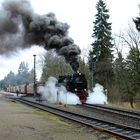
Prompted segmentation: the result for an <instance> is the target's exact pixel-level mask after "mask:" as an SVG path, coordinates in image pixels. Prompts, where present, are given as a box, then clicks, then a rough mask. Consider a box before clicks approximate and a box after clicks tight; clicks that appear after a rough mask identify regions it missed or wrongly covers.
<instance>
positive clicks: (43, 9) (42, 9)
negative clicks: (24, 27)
mask: <svg viewBox="0 0 140 140" xmlns="http://www.w3.org/2000/svg"><path fill="white" fill-rule="evenodd" d="M0 1H1V0H0ZM104 1H105V3H106V4H107V8H108V9H109V14H110V20H109V21H110V22H111V23H112V33H119V32H120V31H121V30H123V29H125V28H127V25H128V22H129V21H132V18H134V17H136V16H138V15H139V11H140V10H139V7H138V4H140V0H104ZM30 2H31V5H32V7H33V9H34V11H35V13H38V14H41V15H42V14H46V13H49V12H53V13H55V15H56V18H57V19H58V20H59V21H61V22H66V23H68V24H69V25H70V29H69V36H70V37H72V38H73V39H74V41H75V43H76V44H77V45H79V46H80V48H81V50H82V51H83V52H84V53H82V54H85V52H86V50H87V48H88V49H89V48H90V44H91V43H92V37H91V35H92V29H93V21H94V19H95V18H94V16H95V14H96V7H95V6H96V4H97V0H30ZM42 52H44V51H43V48H40V47H37V46H36V47H33V48H31V49H29V50H24V51H20V52H18V53H17V52H16V53H14V54H11V56H9V57H8V58H7V57H4V56H0V80H1V79H3V78H4V76H5V75H7V74H8V73H9V71H10V70H11V71H13V72H14V73H17V70H18V67H19V64H20V63H21V61H24V62H27V63H28V64H29V68H32V67H33V54H37V59H38V58H40V57H39V56H40V55H41V53H42ZM37 71H41V68H40V67H39V66H38V67H37Z"/></svg>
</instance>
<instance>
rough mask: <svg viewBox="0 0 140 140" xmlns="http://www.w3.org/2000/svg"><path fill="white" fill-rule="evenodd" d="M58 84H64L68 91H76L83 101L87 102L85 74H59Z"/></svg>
mask: <svg viewBox="0 0 140 140" xmlns="http://www.w3.org/2000/svg"><path fill="white" fill-rule="evenodd" d="M58 84H59V85H64V86H65V87H66V89H67V91H69V92H72V93H75V94H76V95H77V96H78V97H79V99H80V101H81V102H82V103H83V102H86V100H87V96H88V92H87V80H86V78H85V75H84V74H82V73H78V72H77V73H74V74H73V75H67V76H59V79H58Z"/></svg>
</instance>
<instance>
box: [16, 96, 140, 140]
mask: <svg viewBox="0 0 140 140" xmlns="http://www.w3.org/2000/svg"><path fill="white" fill-rule="evenodd" d="M15 100H16V101H19V102H22V103H24V104H27V105H29V106H32V107H35V108H38V109H41V110H44V111H47V112H50V113H52V114H55V115H58V116H61V117H63V118H66V119H69V120H72V121H75V122H77V123H80V124H82V125H86V126H87V127H91V128H93V129H96V130H99V131H101V132H105V133H108V134H110V135H113V136H116V137H118V138H120V139H127V140H138V139H140V129H139V128H134V127H130V126H126V125H122V124H117V123H113V122H109V121H104V120H101V119H97V118H94V117H88V116H85V115H79V114H77V113H73V112H69V111H64V110H62V109H58V108H54V107H50V106H47V105H45V104H41V103H37V102H34V101H29V100H25V99H23V98H15Z"/></svg>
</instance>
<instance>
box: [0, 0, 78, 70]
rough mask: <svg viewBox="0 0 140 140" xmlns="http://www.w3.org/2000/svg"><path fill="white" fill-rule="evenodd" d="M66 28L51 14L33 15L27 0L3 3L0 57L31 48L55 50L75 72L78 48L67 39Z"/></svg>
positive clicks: (0, 27) (13, 0) (65, 25)
mask: <svg viewBox="0 0 140 140" xmlns="http://www.w3.org/2000/svg"><path fill="white" fill-rule="evenodd" d="M68 29H69V25H68V24H67V23H62V22H60V21H58V20H57V19H56V17H55V14H54V13H48V14H46V15H38V14H35V13H34V11H33V8H32V7H31V4H30V2H29V1H27V0H5V1H4V2H3V3H2V8H1V10H0V54H8V53H11V52H13V51H16V50H18V49H19V48H28V47H31V46H32V45H39V46H43V47H44V48H45V49H46V50H50V49H54V50H55V51H56V52H57V54H58V55H62V56H64V57H65V59H66V61H67V62H69V63H70V65H71V66H72V68H73V70H74V71H77V70H78V67H79V64H78V60H77V59H78V55H79V54H80V53H81V51H80V48H79V46H77V45H76V44H74V41H73V40H72V39H71V38H70V37H69V36H68Z"/></svg>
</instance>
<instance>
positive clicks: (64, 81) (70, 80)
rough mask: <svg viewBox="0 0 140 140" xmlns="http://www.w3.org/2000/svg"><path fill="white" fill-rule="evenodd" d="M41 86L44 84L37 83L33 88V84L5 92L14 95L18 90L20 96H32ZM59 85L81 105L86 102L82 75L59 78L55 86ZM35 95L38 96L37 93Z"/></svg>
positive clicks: (15, 87)
mask: <svg viewBox="0 0 140 140" xmlns="http://www.w3.org/2000/svg"><path fill="white" fill-rule="evenodd" d="M43 85H44V83H37V84H36V85H35V87H34V84H25V85H21V86H12V87H8V88H7V92H12V93H16V92H17V90H18V92H19V93H20V94H25V95H27V96H33V93H34V89H35V90H36V93H37V88H38V87H39V86H43ZM60 85H63V86H65V87H66V89H67V91H69V92H72V93H74V94H76V95H77V96H78V97H79V100H80V101H81V102H82V103H83V102H85V101H86V99H87V96H88V92H87V80H86V78H85V75H84V74H82V73H74V74H73V75H67V76H59V78H58V83H57V85H56V86H60ZM37 95H39V94H38V93H37Z"/></svg>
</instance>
